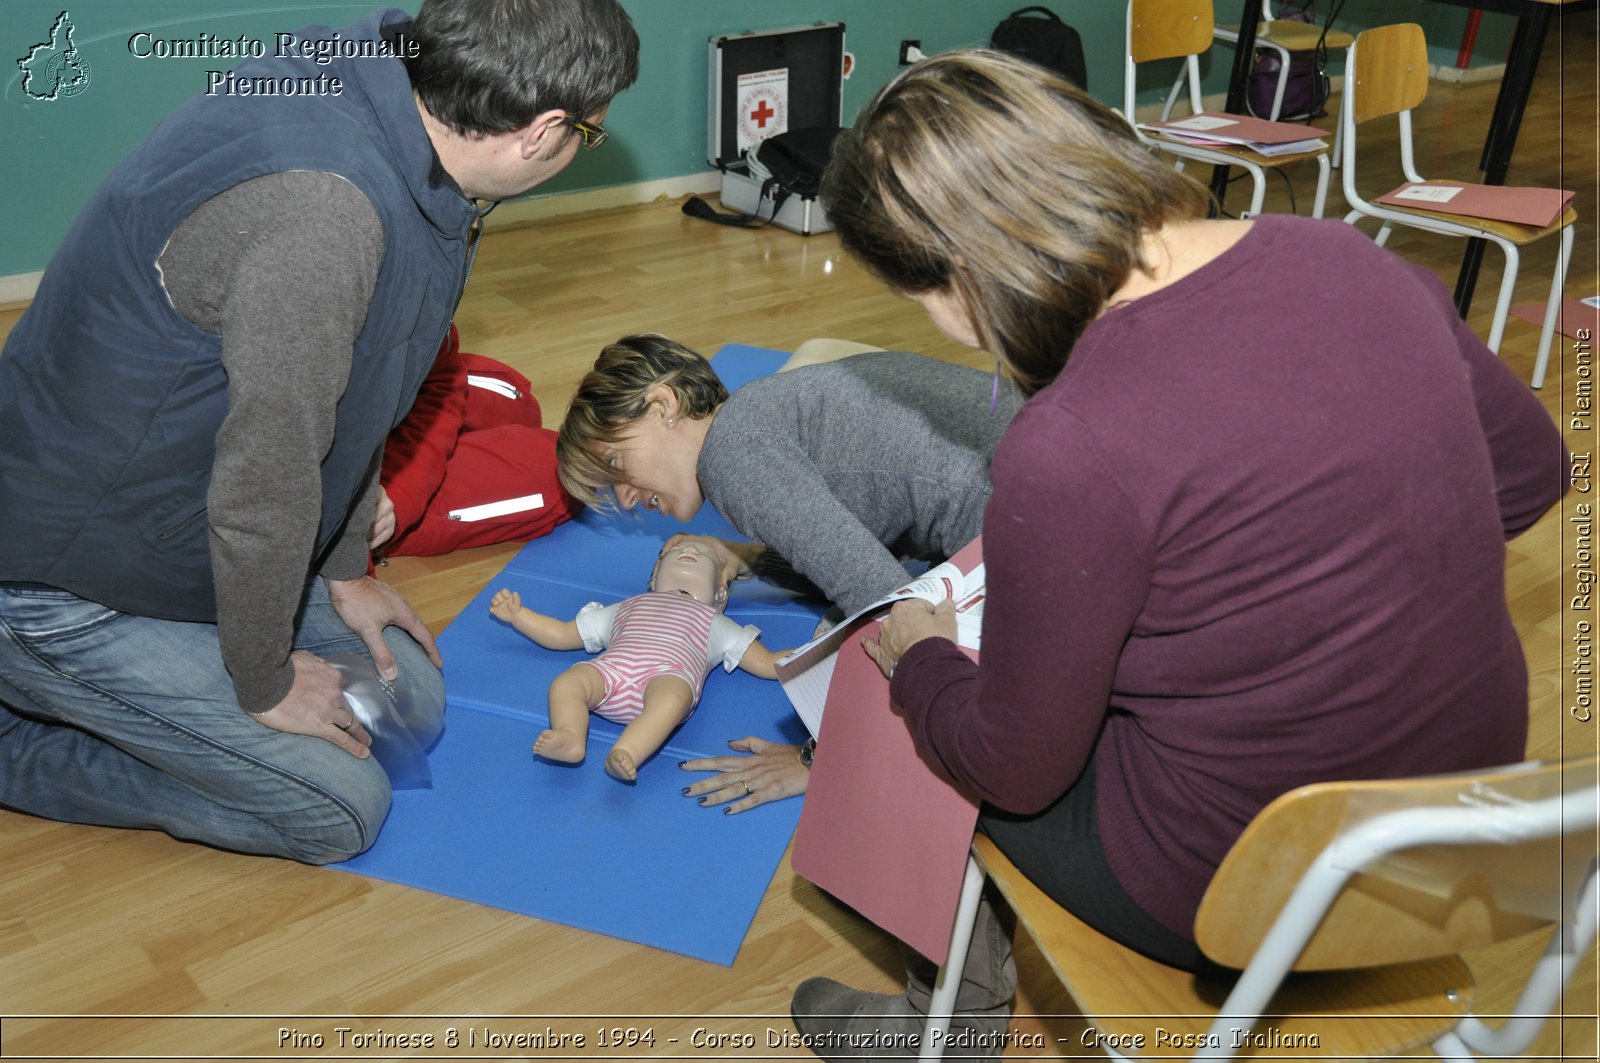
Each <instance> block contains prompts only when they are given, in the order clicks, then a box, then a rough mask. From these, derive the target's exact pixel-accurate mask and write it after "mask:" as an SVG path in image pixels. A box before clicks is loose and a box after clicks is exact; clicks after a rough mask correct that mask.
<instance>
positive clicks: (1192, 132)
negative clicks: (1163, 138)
mask: <svg viewBox="0 0 1600 1063" xmlns="http://www.w3.org/2000/svg"><path fill="white" fill-rule="evenodd" d="M1141 128H1144V129H1156V130H1160V131H1161V132H1163V133H1171V134H1173V135H1174V136H1180V137H1184V138H1191V137H1192V138H1198V139H1201V140H1215V141H1220V142H1222V143H1225V144H1292V143H1294V142H1295V141H1297V140H1310V139H1312V138H1314V137H1325V136H1327V135H1328V131H1327V130H1325V129H1318V128H1316V127H1315V126H1308V125H1300V124H1298V123H1295V122H1270V121H1268V120H1267V119H1265V118H1252V117H1250V116H1249V115H1245V114H1224V113H1222V112H1220V111H1201V112H1200V113H1199V114H1191V115H1187V116H1185V117H1183V118H1174V119H1171V120H1169V121H1166V122H1146V123H1144V125H1143V126H1142V127H1141Z"/></svg>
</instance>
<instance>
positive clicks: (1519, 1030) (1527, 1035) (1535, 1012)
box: [1455, 867, 1600, 1059]
mask: <svg viewBox="0 0 1600 1063" xmlns="http://www.w3.org/2000/svg"><path fill="white" fill-rule="evenodd" d="M1572 914H1573V921H1572V922H1570V923H1569V922H1567V921H1565V920H1562V921H1560V922H1558V923H1557V924H1556V932H1555V933H1554V934H1552V935H1551V936H1550V943H1549V944H1548V945H1546V946H1545V950H1544V955H1543V956H1541V957H1539V962H1538V963H1537V965H1535V967H1534V970H1533V973H1532V974H1531V975H1529V976H1528V981H1527V983H1526V985H1524V987H1523V990H1522V996H1521V997H1520V998H1519V999H1518V1000H1517V1005H1516V1011H1515V1012H1514V1013H1513V1014H1512V1015H1511V1017H1510V1018H1508V1019H1506V1021H1505V1023H1504V1024H1503V1025H1501V1026H1499V1027H1498V1028H1496V1027H1491V1026H1489V1025H1487V1024H1485V1023H1484V1022H1483V1020H1481V1019H1479V1018H1478V1017H1477V1016H1476V1015H1468V1016H1467V1017H1466V1018H1465V1019H1463V1020H1462V1021H1461V1025H1459V1026H1457V1027H1456V1029H1455V1032H1456V1034H1457V1036H1459V1037H1460V1039H1461V1041H1462V1043H1464V1044H1465V1045H1466V1046H1467V1047H1468V1048H1470V1049H1472V1050H1473V1051H1475V1052H1479V1053H1481V1054H1483V1055H1485V1056H1491V1057H1494V1058H1496V1059H1508V1058H1515V1057H1516V1056H1520V1055H1522V1054H1523V1053H1524V1052H1525V1051H1526V1050H1527V1048H1528V1046H1529V1045H1530V1044H1532V1043H1533V1039H1534V1038H1535V1037H1536V1036H1538V1034H1539V1030H1540V1029H1541V1028H1543V1026H1544V1024H1545V1017H1546V1016H1547V1015H1549V1014H1550V1012H1551V1009H1553V1008H1554V1007H1555V1004H1556V1001H1557V1000H1559V999H1560V998H1561V991H1562V990H1563V989H1564V988H1566V985H1567V981H1568V980H1569V979H1570V978H1571V977H1572V973H1573V971H1575V970H1576V969H1577V967H1578V963H1579V961H1581V960H1582V959H1583V956H1584V954H1585V953H1587V952H1588V951H1589V946H1590V945H1592V944H1593V943H1594V939H1595V929H1596V926H1597V924H1600V872H1596V871H1595V870H1594V869H1593V868H1592V867H1591V869H1590V871H1589V880H1588V882H1586V883H1585V884H1584V888H1583V893H1582V895H1581V897H1580V899H1579V900H1578V904H1577V910H1576V911H1575V912H1574V913H1572Z"/></svg>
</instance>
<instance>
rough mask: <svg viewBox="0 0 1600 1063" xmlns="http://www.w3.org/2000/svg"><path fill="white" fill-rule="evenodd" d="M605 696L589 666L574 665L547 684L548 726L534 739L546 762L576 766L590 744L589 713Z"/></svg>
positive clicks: (537, 752)
mask: <svg viewBox="0 0 1600 1063" xmlns="http://www.w3.org/2000/svg"><path fill="white" fill-rule="evenodd" d="M605 696H606V681H605V678H604V677H603V676H601V674H600V672H599V671H598V670H597V669H595V668H594V667H592V666H590V665H588V664H583V663H579V664H575V665H573V666H572V667H571V668H568V669H567V670H566V671H565V672H562V673H561V674H560V675H558V676H556V677H555V679H554V680H553V681H552V682H551V683H550V726H549V727H548V728H547V729H545V730H544V731H541V732H540V733H539V737H538V738H537V739H535V740H534V743H533V752H534V754H535V755H536V756H541V757H544V758H546V759H547V760H559V761H561V762H562V763H563V764H576V763H578V761H580V760H582V759H583V754H584V752H585V751H586V750H587V749H588V745H589V710H590V709H592V708H594V707H595V706H596V705H598V704H600V702H601V700H602V699H604V698H605Z"/></svg>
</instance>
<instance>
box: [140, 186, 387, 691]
mask: <svg viewBox="0 0 1600 1063" xmlns="http://www.w3.org/2000/svg"><path fill="white" fill-rule="evenodd" d="M382 258H383V229H382V225H381V223H380V222H379V220H378V216H377V213H376V212H375V211H374V210H373V208H372V205H371V204H370V203H368V202H367V200H366V197H365V196H364V195H363V194H362V193H361V192H360V191H359V190H358V189H356V187H355V186H354V185H352V184H350V183H349V182H348V181H345V180H344V179H342V178H340V177H337V176H334V175H332V174H326V173H315V172H304V171H301V172H291V173H280V174H271V175H268V176H265V177H259V178H256V179H254V180H251V181H247V182H245V183H243V184H240V185H238V186H236V187H234V188H232V189H230V190H229V191H227V192H224V193H222V194H221V195H219V196H217V197H215V198H213V199H211V200H209V201H207V202H206V203H204V204H202V205H201V206H200V207H199V208H197V209H196V210H195V211H194V213H193V214H191V215H190V216H189V217H188V218H187V219H185V221H184V222H183V223H182V224H181V225H180V226H179V227H178V229H177V231H176V232H175V233H174V234H173V237H172V239H171V241H170V242H169V243H168V245H167V247H166V249H165V250H164V251H163V252H162V254H161V259H160V266H161V271H162V276H163V280H164V283H165V284H166V288H167V293H168V297H169V298H170V299H171V300H172V304H173V306H174V307H175V308H176V309H177V310H178V311H179V312H180V313H182V314H183V315H184V316H185V317H187V318H189V319H190V320H191V321H193V322H194V323H195V324H196V325H197V326H199V327H200V328H202V329H205V330H207V331H209V332H215V333H218V334H220V335H221V336H222V361H223V366H224V368H225V369H226V371H227V374H228V415H227V417H226V419H225V420H224V421H223V424H222V427H221V430H220V431H219V432H218V434H217V441H216V456H215V461H214V464H213V466H212V476H211V485H210V489H209V492H208V495H207V500H206V501H207V508H208V514H209V520H210V525H211V559H212V561H211V563H212V572H213V577H214V579H215V582H216V593H217V618H218V619H217V627H218V638H219V640H220V642H221V647H222V658H223V662H224V663H225V664H226V665H227V668H228V671H229V674H230V675H232V677H233V682H234V689H235V692H236V693H237V695H238V698H239V703H240V705H242V706H243V707H244V708H245V709H246V710H248V711H250V712H265V711H266V710H268V709H270V708H272V707H273V706H274V705H276V704H277V703H278V702H279V701H281V700H282V699H283V698H284V696H285V695H286V694H288V692H289V688H290V687H291V685H292V684H293V682H294V667H293V665H292V663H291V662H290V660H289V654H290V652H291V650H292V648H293V640H294V621H295V615H296V613H297V611H298V609H299V605H300V600H301V596H302V594H303V593H304V590H305V586H306V581H307V579H308V577H309V574H310V571H311V564H312V555H313V552H314V551H315V548H316V531H317V525H318V521H319V513H320V510H321V501H320V500H321V493H322V481H321V471H320V466H321V460H322V457H323V455H325V454H326V453H327V451H328V447H329V446H330V445H331V443H332V440H333V426H334V407H335V405H336V404H337V402H338V400H339V397H340V396H341V395H342V394H343V393H344V389H345V385H346V384H347V383H348V381H349V375H350V360H351V352H352V347H353V344H354V341H355V337H356V336H357V335H358V334H359V333H360V331H361V328H362V325H363V323H364V322H365V320H366V313H367V306H368V304H369V303H370V301H371V298H372V292H373V289H374V288H375V286H376V283H377V274H378V267H379V264H380V263H381V262H382ZM368 523H370V518H369V520H368ZM365 532H366V525H365V524H364V523H362V522H361V517H360V514H359V513H357V514H354V515H353V516H352V518H351V520H350V521H349V524H348V527H347V538H349V537H352V536H354V537H363V536H364V535H365ZM344 545H347V544H341V547H340V548H336V549H335V550H334V556H335V557H336V558H339V559H341V560H343V559H345V558H346V555H347V553H348V552H347V551H345V550H344V549H342V547H343V546H344Z"/></svg>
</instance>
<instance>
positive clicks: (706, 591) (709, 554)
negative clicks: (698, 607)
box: [650, 535, 728, 613]
mask: <svg viewBox="0 0 1600 1063" xmlns="http://www.w3.org/2000/svg"><path fill="white" fill-rule="evenodd" d="M717 545H718V544H717V541H716V540H715V539H710V538H707V537H706V536H704V535H678V536H674V537H673V542H672V545H671V546H669V547H667V548H665V549H663V550H662V551H661V556H660V557H658V558H656V567H655V568H654V570H652V571H651V573H650V589H651V590H653V591H657V592H676V593H678V594H686V595H688V596H689V597H690V598H693V599H694V600H695V601H697V602H700V603H701V604H702V605H709V606H711V608H713V609H715V610H717V611H718V612H719V613H720V612H721V611H722V607H723V606H725V605H727V604H728V579H727V577H726V576H724V575H723V564H722V563H723V554H722V551H721V550H719V549H717Z"/></svg>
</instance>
